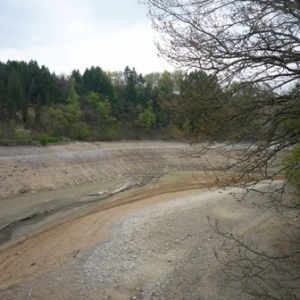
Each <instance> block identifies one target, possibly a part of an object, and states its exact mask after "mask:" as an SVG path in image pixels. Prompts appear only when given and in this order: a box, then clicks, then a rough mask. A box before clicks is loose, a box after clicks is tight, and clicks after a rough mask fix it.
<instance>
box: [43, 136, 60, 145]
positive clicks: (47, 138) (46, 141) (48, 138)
mask: <svg viewBox="0 0 300 300" xmlns="http://www.w3.org/2000/svg"><path fill="white" fill-rule="evenodd" d="M38 141H39V142H40V144H41V145H42V146H46V145H47V144H49V143H57V142H58V138H57V137H51V136H46V135H42V136H40V137H39V138H38Z"/></svg>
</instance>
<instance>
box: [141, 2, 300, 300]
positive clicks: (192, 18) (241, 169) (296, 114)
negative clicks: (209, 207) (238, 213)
mask: <svg viewBox="0 0 300 300" xmlns="http://www.w3.org/2000/svg"><path fill="white" fill-rule="evenodd" d="M140 2H141V3H144V4H146V5H148V7H149V17H150V19H151V20H152V24H153V27H154V29H155V30H156V31H158V32H159V33H161V39H160V40H159V41H158V42H157V43H156V45H157V48H158V51H159V54H160V55H161V56H163V57H164V58H165V59H166V60H168V61H169V62H170V63H171V64H173V65H174V66H176V67H179V68H184V69H185V70H187V72H188V71H189V70H202V71H205V72H207V73H208V74H209V75H210V77H211V78H215V79H217V80H218V82H219V84H220V85H221V86H222V88H223V91H224V94H223V96H222V99H220V101H217V102H216V103H217V105H211V106H210V107H206V109H207V110H211V111H217V110H218V111H219V112H220V113H218V114H212V115H215V116H218V119H217V120H214V123H213V124H214V126H211V127H210V128H209V132H207V134H206V135H200V134H199V135H197V134H195V140H196V141H197V142H202V143H198V144H197V146H196V147H195V149H196V150H195V151H194V152H193V153H192V154H191V155H201V153H203V151H207V150H208V149H211V148H212V147H214V149H215V151H222V149H223V150H225V151H226V153H229V155H230V157H229V158H228V160H227V162H228V163H227V165H226V166H225V168H224V171H227V172H230V173H229V174H234V175H232V180H231V181H230V183H231V184H234V185H237V186H241V187H243V188H245V190H246V191H247V192H250V191H253V190H255V189H256V187H257V185H258V183H259V182H260V181H261V180H266V179H267V180H271V181H272V180H276V179H278V178H284V180H283V183H282V185H279V186H277V188H275V189H274V190H272V192H270V191H268V192H267V196H268V197H269V200H270V201H269V202H268V203H269V204H270V203H271V204H274V205H277V206H278V207H280V208H284V212H285V213H287V214H290V212H292V213H293V214H295V213H296V214H298V211H299V210H298V207H299V201H298V199H299V190H300V184H299V183H297V182H300V175H299V174H300V171H299V163H300V154H299V153H300V148H297V144H298V143H299V140H300V86H299V78H300V68H299V67H300V1H299V0H252V1H249V0H140ZM215 79H214V80H215ZM193 97H195V95H193ZM187 102H188V101H187ZM208 127H209V126H208ZM204 141H205V144H204V143H203V142H204ZM216 141H219V142H220V141H222V142H224V141H226V143H222V144H220V143H216ZM241 142H243V144H242V146H241ZM203 145H204V146H203ZM220 145H221V146H220ZM224 145H225V146H224ZM224 147H225V148H224ZM229 148H231V149H232V151H228V149H229ZM291 149H294V150H293V151H292V154H290V156H289V157H288V158H284V156H285V155H286V153H287V152H290V151H291ZM295 149H296V150H295ZM233 172H234V173H233ZM216 178H217V180H218V183H219V184H224V186H227V185H228V184H229V182H228V180H224V181H222V178H224V177H220V176H217V177H216ZM290 183H293V184H290ZM244 197H245V195H244ZM286 218H287V219H288V220H290V219H289V218H288V217H286ZM297 218H298V216H295V215H293V219H294V220H295V219H297ZM288 222H289V221H288ZM290 224H292V225H291V226H290V227H291V228H292V229H291V232H290V234H291V235H290V236H289V242H291V246H290V247H288V248H285V252H284V253H282V254H280V255H279V254H276V255H271V254H268V253H264V252H260V251H259V250H257V249H256V248H255V247H251V246H249V244H248V243H247V241H245V242H244V241H242V240H241V239H239V238H237V237H235V235H234V233H232V232H228V231H225V232H223V231H222V229H220V226H219V225H218V224H215V225H214V228H215V231H216V232H217V233H219V234H221V235H222V236H224V237H227V238H229V240H230V243H231V244H230V245H231V246H230V247H229V248H228V251H226V253H227V254H226V255H225V256H224V257H225V259H223V258H224V257H223V258H222V261H223V262H224V263H225V264H226V265H227V266H230V270H232V272H231V275H232V276H233V277H239V278H242V279H243V280H244V282H246V285H245V286H247V287H248V288H247V291H249V290H251V292H256V295H257V296H259V297H260V298H263V297H264V298H266V299H296V298H297V299H298V298H300V291H299V278H300V265H299V257H298V256H299V252H300V250H299V248H300V247H299V240H298V236H297V234H298V233H297V229H298V223H297V222H292V223H290ZM295 228H296V230H295ZM292 241H293V242H292ZM233 245H234V247H233V248H232V246H233ZM232 249H233V250H232ZM217 257H218V258H220V255H218V252H217ZM237 270H238V272H237ZM236 272H237V273H236ZM251 288H252V289H251Z"/></svg>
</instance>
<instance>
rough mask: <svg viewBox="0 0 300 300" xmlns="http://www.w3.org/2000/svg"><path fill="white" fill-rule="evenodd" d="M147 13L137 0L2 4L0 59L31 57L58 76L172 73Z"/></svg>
mask: <svg viewBox="0 0 300 300" xmlns="http://www.w3.org/2000/svg"><path fill="white" fill-rule="evenodd" d="M146 15H147V8H146V7H145V6H144V5H140V4H138V3H137V0H29V1H26V0H0V28H1V30H0V61H2V62H6V61H7V60H24V61H29V60H31V59H33V60H36V61H37V62H38V63H39V65H45V66H46V67H48V68H49V69H50V71H51V72H55V73H56V74H61V73H65V74H70V73H71V71H72V70H73V69H79V70H80V71H81V72H83V71H84V70H85V68H87V67H91V66H92V65H94V66H100V67H101V68H102V69H103V70H109V71H123V70H124V68H125V67H126V66H127V65H128V66H129V67H131V68H132V67H135V68H136V70H137V71H138V72H141V73H143V74H147V73H150V72H155V71H164V70H171V69H172V68H171V67H170V65H169V64H168V63H167V62H166V61H165V60H163V59H162V58H158V57H157V50H156V48H155V46H154V43H153V41H154V39H155V35H156V33H155V31H154V30H153V29H152V28H151V22H150V20H149V19H148V18H147V16H146ZM156 37H157V35H156Z"/></svg>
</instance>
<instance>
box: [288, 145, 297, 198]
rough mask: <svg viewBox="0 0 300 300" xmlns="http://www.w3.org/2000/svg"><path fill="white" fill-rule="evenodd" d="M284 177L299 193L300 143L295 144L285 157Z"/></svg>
mask: <svg viewBox="0 0 300 300" xmlns="http://www.w3.org/2000/svg"><path fill="white" fill-rule="evenodd" d="M285 164H286V169H285V177H286V179H287V180H288V182H289V183H290V184H291V185H292V186H293V187H295V188H296V190H297V192H298V193H300V144H298V145H296V146H295V147H294V149H293V150H292V151H291V153H290V154H289V155H287V157H286V158H285Z"/></svg>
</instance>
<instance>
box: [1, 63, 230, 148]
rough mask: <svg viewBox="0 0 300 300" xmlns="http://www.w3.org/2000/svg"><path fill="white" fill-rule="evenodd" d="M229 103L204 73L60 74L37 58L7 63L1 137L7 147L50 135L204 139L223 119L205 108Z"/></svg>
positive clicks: (94, 71)
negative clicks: (194, 136) (196, 135)
mask: <svg viewBox="0 0 300 300" xmlns="http://www.w3.org/2000/svg"><path fill="white" fill-rule="evenodd" d="M199 95H200V98H199ZM187 98H188V99H189V100H188V101H187V100H186V99H187ZM225 98H226V93H225V91H223V90H222V88H221V87H220V85H219V83H218V81H217V80H216V78H212V77H210V76H209V75H208V74H206V73H205V72H203V71H194V72H190V73H189V74H186V73H184V72H183V71H178V70H176V71H173V72H167V71H165V72H162V73H159V72H156V73H150V74H146V75H142V74H139V73H138V72H137V71H136V70H135V68H130V67H128V66H127V67H126V68H125V70H124V71H115V72H105V71H103V70H102V69H101V68H100V67H94V66H92V67H91V68H87V69H86V70H85V71H84V73H83V74H81V72H80V71H79V70H73V71H72V73H71V74H70V75H56V74H55V73H51V72H50V71H49V69H48V68H47V67H45V66H41V67H40V66H39V65H38V63H37V62H36V61H33V60H32V61H30V62H24V61H7V62H6V63H3V62H0V138H1V140H2V142H4V143H6V142H9V141H17V142H20V143H27V142H31V141H32V140H34V139H37V140H39V139H41V138H43V141H45V137H47V139H49V140H51V138H52V140H53V141H54V140H57V139H60V138H68V139H78V140H116V139H141V138H168V139H172V138H173V139H174V138H180V137H184V136H188V135H189V134H190V133H195V132H197V133H200V132H201V134H204V135H205V134H208V133H209V132H208V131H209V128H210V126H211V125H212V123H215V122H216V120H215V118H216V117H217V116H214V117H213V116H211V115H210V114H209V113H208V111H206V107H208V105H209V104H212V103H215V104H216V105H217V103H220V101H224V99H225ZM219 113H220V112H219ZM223 113H224V112H223Z"/></svg>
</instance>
